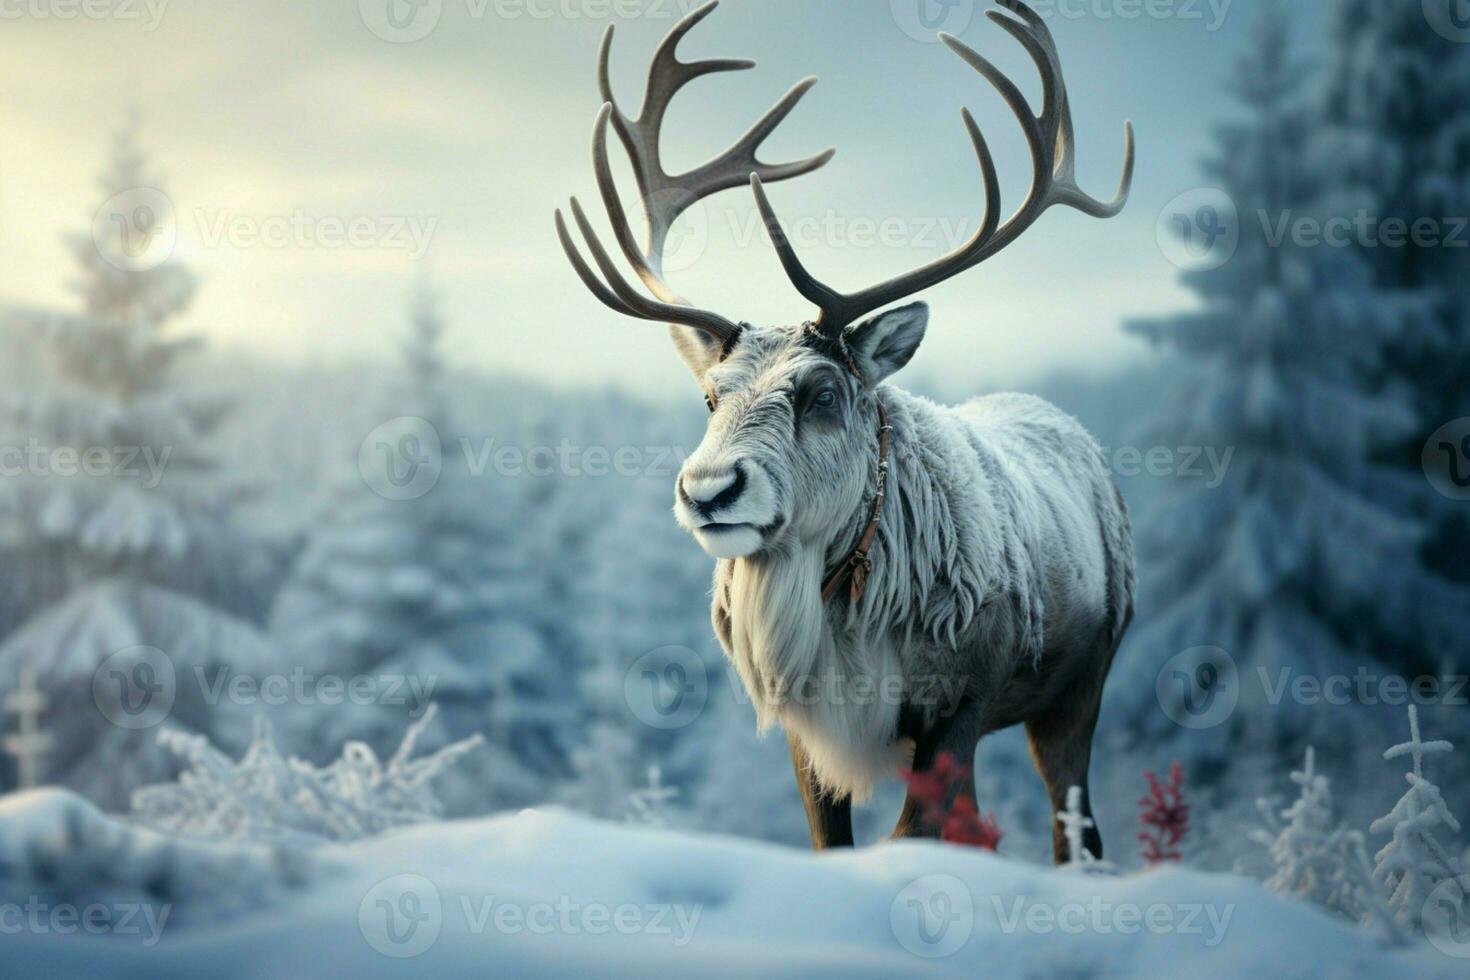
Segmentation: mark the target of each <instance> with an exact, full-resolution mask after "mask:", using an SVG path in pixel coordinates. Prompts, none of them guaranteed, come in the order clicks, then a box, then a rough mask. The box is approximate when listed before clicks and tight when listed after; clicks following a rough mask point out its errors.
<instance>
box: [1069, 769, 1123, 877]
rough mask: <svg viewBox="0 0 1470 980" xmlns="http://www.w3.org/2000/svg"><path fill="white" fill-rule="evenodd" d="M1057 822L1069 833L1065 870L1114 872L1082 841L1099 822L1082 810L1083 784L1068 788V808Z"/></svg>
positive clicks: (1097, 872) (1096, 872)
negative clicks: (1085, 834)
mask: <svg viewBox="0 0 1470 980" xmlns="http://www.w3.org/2000/svg"><path fill="white" fill-rule="evenodd" d="M1057 823H1059V824H1061V825H1062V832H1063V833H1064V834H1066V835H1067V863H1066V864H1064V865H1062V870H1063V871H1078V872H1081V873H1082V874H1110V873H1112V871H1113V870H1114V869H1113V866H1112V865H1111V864H1109V863H1108V862H1106V861H1099V860H1098V858H1097V855H1095V854H1093V853H1092V852H1091V851H1089V850H1088V849H1087V846H1086V845H1085V844H1083V843H1082V835H1083V834H1084V833H1086V832H1087V831H1088V830H1089V829H1091V828H1093V827H1096V826H1097V824H1096V823H1094V822H1093V819H1092V818H1091V817H1089V816H1087V815H1086V814H1085V813H1083V812H1082V787H1081V786H1070V787H1068V788H1067V808H1066V809H1065V810H1063V811H1062V812H1061V813H1058V814H1057Z"/></svg>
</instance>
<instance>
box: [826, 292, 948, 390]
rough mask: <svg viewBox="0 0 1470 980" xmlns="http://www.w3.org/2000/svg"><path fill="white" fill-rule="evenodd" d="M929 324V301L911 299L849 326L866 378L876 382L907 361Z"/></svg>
mask: <svg viewBox="0 0 1470 980" xmlns="http://www.w3.org/2000/svg"><path fill="white" fill-rule="evenodd" d="M928 325H929V304H927V303H910V304H909V305H908V306H900V307H899V308H898V309H896V310H889V311H888V312H886V313H880V314H878V315H877V316H875V317H873V318H872V319H871V320H865V321H863V322H862V323H860V324H858V325H857V326H855V327H851V328H849V329H848V331H847V333H846V336H845V339H846V341H847V346H848V348H849V349H850V350H851V351H852V354H853V357H855V358H856V359H857V366H858V370H860V371H862V373H863V380H864V381H866V382H867V383H868V384H870V385H875V384H877V383H878V382H880V381H882V380H883V379H884V378H886V377H888V376H889V375H890V374H892V373H893V372H895V371H897V370H898V369H899V368H901V367H903V366H904V365H905V364H907V363H908V362H909V358H911V357H913V356H914V351H916V350H918V349H919V342H920V341H922V340H923V339H924V328H925V327H927V326H928Z"/></svg>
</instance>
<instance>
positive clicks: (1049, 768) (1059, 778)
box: [1026, 685, 1102, 864]
mask: <svg viewBox="0 0 1470 980" xmlns="http://www.w3.org/2000/svg"><path fill="white" fill-rule="evenodd" d="M1101 700H1102V686H1101V685H1097V686H1095V687H1093V686H1091V685H1089V686H1088V687H1087V689H1086V690H1084V691H1078V692H1077V694H1075V695H1073V696H1070V697H1063V698H1061V699H1060V703H1059V704H1057V705H1053V706H1052V707H1051V709H1050V710H1049V711H1048V712H1047V713H1046V714H1045V715H1042V716H1040V717H1037V718H1033V719H1031V720H1029V721H1027V722H1026V736H1027V738H1028V739H1029V740H1030V742H1031V760H1032V762H1034V763H1035V764H1036V771H1037V772H1038V773H1040V774H1041V779H1042V781H1043V782H1044V783H1046V794H1047V796H1048V798H1050V800H1051V808H1052V814H1053V818H1052V856H1053V858H1054V859H1055V861H1056V863H1057V864H1065V863H1067V861H1068V860H1069V859H1070V857H1071V855H1070V854H1069V853H1068V850H1067V837H1066V834H1065V833H1064V831H1063V828H1062V825H1061V824H1060V823H1059V822H1057V820H1056V818H1055V814H1057V813H1060V812H1061V811H1062V810H1064V809H1066V806H1067V790H1068V789H1070V788H1071V787H1073V786H1079V787H1081V789H1082V812H1083V813H1084V814H1085V815H1086V816H1088V817H1091V816H1092V794H1091V792H1090V791H1089V789H1088V786H1087V770H1088V767H1089V765H1090V763H1091V760H1092V732H1093V729H1094V728H1096V727H1097V714H1098V707H1099V702H1100V701H1101ZM1082 844H1083V846H1084V847H1086V848H1087V850H1088V852H1089V853H1091V854H1092V856H1093V857H1095V858H1101V857H1102V834H1100V833H1099V832H1098V830H1097V827H1095V826H1093V827H1089V828H1087V830H1086V831H1085V832H1084V833H1083V836H1082Z"/></svg>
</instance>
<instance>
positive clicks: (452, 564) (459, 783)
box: [271, 285, 569, 815]
mask: <svg viewBox="0 0 1470 980" xmlns="http://www.w3.org/2000/svg"><path fill="white" fill-rule="evenodd" d="M443 334H444V321H443V319H442V317H441V315H440V314H439V312H438V309H437V305H436V302H435V300H434V297H433V296H432V294H431V293H430V292H429V290H428V289H427V287H425V286H422V285H421V286H420V287H419V289H418V290H417V292H416V294H415V297H414V300H413V304H412V315H411V327H410V331H409V334H408V337H407V339H406V340H405V342H404V344H403V349H402V351H403V363H404V368H405V370H404V373H403V376H402V380H401V381H400V382H399V383H398V384H396V385H395V386H394V387H393V389H392V390H390V392H389V393H388V394H387V396H386V397H385V399H384V407H383V415H384V417H385V418H386V417H390V416H391V417H393V419H394V420H395V421H397V422H401V421H403V420H405V419H410V420H414V422H413V424H414V425H415V426H417V427H419V428H420V429H421V428H422V427H423V426H427V427H428V430H431V431H432V432H433V433H434V435H435V438H437V439H438V441H439V445H440V447H441V452H440V456H441V462H442V471H441V473H440V476H439V478H438V480H437V482H435V483H434V485H433V486H432V488H430V489H428V490H427V492H425V493H423V494H422V495H420V496H416V497H413V498H411V499H406V500H392V499H387V498H385V497H383V496H380V495H378V494H377V493H374V492H373V491H372V490H371V489H370V488H369V487H368V486H367V485H366V484H365V482H364V481H363V480H358V481H354V482H353V483H352V484H350V485H348V486H346V487H343V488H342V489H341V490H340V492H339V494H338V499H337V500H336V501H335V502H334V504H333V507H332V509H331V513H330V514H329V515H328V517H327V519H326V520H325V521H324V522H323V524H322V526H321V527H320V528H319V529H318V530H316V531H315V532H314V533H313V534H312V535H311V537H310V538H309V539H308V541H307V543H306V546H305V548H304V550H303V553H302V555H301V556H300V558H299V560H298V563H297V565H296V568H295V569H294V570H293V572H292V574H291V576H290V577H289V579H288V581H287V583H286V585H285V586H283V588H282V590H281V594H280V597H279V599H278V601H277V603H276V607H275V609H274V611H273V613H272V617H271V631H272V634H273V635H274V636H275V637H276V638H277V640H278V642H279V643H280V644H281V645H282V646H283V647H284V648H285V649H286V650H287V651H288V652H289V653H290V655H291V659H292V662H293V663H300V664H302V665H303V666H305V668H306V669H307V671H308V672H309V673H312V674H315V675H322V674H331V675H337V676H343V677H377V678H380V679H383V680H382V686H381V687H380V689H382V690H386V685H388V684H392V683H396V681H395V680H394V679H396V678H408V679H409V680H410V681H412V682H416V683H418V684H420V685H427V684H429V683H432V684H433V685H434V686H433V688H432V691H431V692H430V693H431V694H432V696H433V698H434V700H435V701H436V702H437V703H438V704H439V706H440V708H441V711H440V717H439V719H438V721H437V722H436V723H435V724H434V725H433V726H431V728H430V729H429V730H428V731H427V732H426V733H425V735H424V741H425V744H426V745H427V746H428V747H430V748H434V747H437V746H439V745H443V744H447V743H449V742H452V741H455V740H457V739H461V738H465V737H467V736H469V735H471V734H473V733H476V732H483V733H484V734H485V735H486V736H487V737H488V740H489V741H488V744H487V747H486V749H485V750H482V751H480V752H477V753H475V755H474V756H473V757H472V758H470V759H467V760H465V762H464V764H463V765H461V766H459V767H457V768H456V769H455V770H454V772H453V773H451V774H450V775H449V776H447V777H446V779H445V781H444V783H443V785H442V786H441V790H440V793H441V797H442V798H443V800H444V802H445V804H446V807H447V809H448V812H449V813H450V814H451V815H463V814H467V813H483V812H485V811H487V810H489V809H491V808H500V807H509V806H525V805H529V804H531V803H534V802H539V801H541V800H543V799H545V796H546V793H547V787H548V782H549V781H550V780H552V779H554V778H556V777H557V776H558V775H560V774H561V773H563V772H564V770H565V766H566V759H565V754H564V751H563V747H562V735H561V731H562V730H563V729H564V728H565V727H566V726H567V724H568V718H567V717H565V712H563V711H562V710H561V708H560V702H559V697H560V696H561V695H562V692H563V691H564V681H563V678H565V677H566V676H567V675H568V673H569V671H568V670H567V669H566V667H565V665H564V664H562V663H561V661H560V659H559V657H560V647H559V646H558V644H557V643H555V642H554V636H555V633H556V630H557V627H556V625H555V623H554V619H555V616H554V610H553V609H552V605H551V602H550V601H549V598H548V585H547V580H548V571H547V567H546V566H547V564H548V556H547V554H546V553H545V549H547V548H548V546H549V542H548V541H547V540H546V535H545V533H544V529H543V528H541V527H540V526H539V525H538V523H537V522H538V520H539V515H540V513H541V509H540V508H539V507H537V506H536V504H535V502H534V500H533V496H532V492H531V491H532V488H531V487H530V486H528V485H527V484H526V482H525V481H519V482H518V481H515V480H510V479H498V478H497V476H496V474H495V473H494V472H493V471H491V470H489V469H487V470H486V471H485V472H483V473H473V472H471V471H470V468H469V458H468V457H469V453H467V452H465V451H464V446H463V444H462V443H461V435H460V433H459V431H458V430H457V428H456V424H455V419H454V413H453V412H452V411H451V407H450V401H451V393H450V390H449V387H448V378H447V368H446V363H445V360H444V356H443V352H442V350H441V345H442V338H443ZM409 690H410V689H409V688H408V687H404V688H402V689H401V693H403V692H408V691H409ZM394 700H397V699H394ZM422 707H423V706H422V705H421V704H419V705H416V704H413V703H409V704H404V703H401V702H400V703H395V704H386V703H383V702H382V700H374V701H373V703H370V704H366V705H358V704H343V705H340V706H325V705H315V704H309V705H306V706H304V710H303V711H302V712H300V718H299V721H298V725H299V728H298V730H297V732H296V733H295V736H294V739H293V740H294V742H295V743H296V744H299V745H300V746H301V747H302V749H303V752H304V753H306V754H314V755H315V756H318V757H322V758H324V757H325V756H326V755H328V754H330V753H333V752H335V751H336V747H337V746H338V745H340V744H341V743H342V742H344V741H346V740H349V739H358V740H362V741H365V742H367V743H368V744H369V745H371V746H372V747H373V748H374V749H375V750H377V751H380V752H386V751H388V750H389V749H390V748H391V745H392V741H393V739H394V738H396V732H398V731H400V730H401V729H402V726H403V724H404V722H405V717H404V716H405V712H406V711H412V710H414V709H415V708H422Z"/></svg>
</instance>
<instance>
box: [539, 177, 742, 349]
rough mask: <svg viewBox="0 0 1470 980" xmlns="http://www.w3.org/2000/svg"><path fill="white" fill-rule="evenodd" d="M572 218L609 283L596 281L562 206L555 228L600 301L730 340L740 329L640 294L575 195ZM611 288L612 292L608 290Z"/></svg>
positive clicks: (715, 316)
mask: <svg viewBox="0 0 1470 980" xmlns="http://www.w3.org/2000/svg"><path fill="white" fill-rule="evenodd" d="M571 204H572V218H573V219H574V220H575V221H576V222H577V228H578V229H579V230H580V231H581V232H582V237H583V238H584V239H585V240H586V242H587V247H588V249H590V250H591V252H592V260H593V261H594V262H596V263H597V267H598V268H599V269H600V270H602V275H603V278H604V279H605V280H606V286H604V284H603V283H601V282H599V281H598V280H597V277H596V276H594V275H593V274H592V270H591V269H590V268H588V267H587V264H586V262H585V261H583V259H582V256H581V253H580V251H579V250H578V249H577V247H576V243H575V242H574V241H573V240H572V237H571V235H570V233H569V232H568V231H567V226H566V221H565V219H563V218H562V214H561V211H560V209H558V210H557V212H556V231H557V236H558V237H559V238H560V239H561V244H562V249H563V251H565V252H566V253H567V258H568V259H570V260H571V262H572V266H573V268H575V269H576V271H577V275H578V276H579V277H581V279H582V282H583V283H584V284H586V285H587V287H588V288H589V289H591V290H592V293H593V295H595V296H596V297H597V298H598V299H599V300H601V301H602V302H603V303H604V304H605V305H606V306H608V307H611V308H612V309H614V310H616V311H617V312H619V313H622V314H624V315H627V316H634V317H638V318H639V319H642V320H656V321H660V322H663V323H678V324H683V325H684V326H687V327H695V328H696V329H699V330H703V331H704V332H705V333H708V334H710V335H711V336H713V337H715V338H716V339H718V340H721V341H725V340H729V339H730V338H731V337H733V336H734V335H735V334H736V333H738V332H739V330H740V328H739V327H738V326H736V325H735V324H734V323H732V322H730V321H729V320H726V319H725V318H724V317H722V316H719V315H718V314H715V313H710V312H708V311H706V310H700V309H696V308H694V307H692V306H680V305H675V304H670V303H661V302H658V301H656V300H651V299H648V298H647V297H645V296H643V295H641V294H640V293H639V292H638V290H636V289H634V288H633V287H632V286H630V285H629V284H628V281H627V280H626V279H624V278H623V277H622V275H621V274H620V273H619V272H618V268H617V264H616V263H615V262H613V260H612V257H611V256H610V255H608V254H607V250H606V249H604V248H603V247H602V242H601V241H600V240H599V239H598V237H597V233H596V232H595V231H594V230H593V228H592V222H590V221H588V220H587V214H586V212H584V211H583V210H582V205H581V203H580V202H578V200H577V199H576V198H575V197H574V198H572V200H571ZM608 287H611V293H609V292H608Z"/></svg>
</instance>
